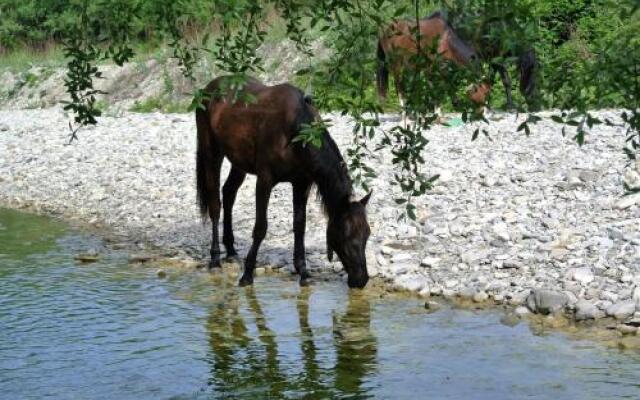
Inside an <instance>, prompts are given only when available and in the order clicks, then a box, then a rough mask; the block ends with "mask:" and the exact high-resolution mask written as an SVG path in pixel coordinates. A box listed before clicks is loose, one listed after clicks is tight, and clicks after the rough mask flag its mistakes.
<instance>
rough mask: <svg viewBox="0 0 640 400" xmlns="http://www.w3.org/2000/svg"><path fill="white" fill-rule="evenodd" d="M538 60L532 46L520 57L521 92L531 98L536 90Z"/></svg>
mask: <svg viewBox="0 0 640 400" xmlns="http://www.w3.org/2000/svg"><path fill="white" fill-rule="evenodd" d="M537 64H538V60H537V57H536V52H535V50H534V49H533V48H530V49H529V50H527V51H526V52H524V53H522V54H521V55H520V56H519V57H518V72H519V73H520V92H521V93H522V94H523V95H524V96H525V97H526V98H527V99H530V98H531V97H532V96H533V95H534V94H535V90H536V77H535V74H536V69H537V68H536V67H537Z"/></svg>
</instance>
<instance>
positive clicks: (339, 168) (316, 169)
mask: <svg viewBox="0 0 640 400" xmlns="http://www.w3.org/2000/svg"><path fill="white" fill-rule="evenodd" d="M307 148H308V149H309V150H310V154H308V156H309V157H308V161H309V162H310V164H311V174H312V176H313V180H314V182H315V184H316V185H317V186H318V192H319V193H320V198H321V200H322V204H323V206H324V209H325V211H326V212H327V214H328V215H329V217H330V218H333V217H335V216H336V215H337V214H338V213H339V212H340V210H341V209H342V208H343V207H345V206H346V205H347V204H348V203H349V201H350V198H351V195H352V193H353V189H352V186H351V178H349V174H348V172H347V168H346V165H345V162H344V159H343V158H342V155H341V154H340V151H339V150H338V146H337V145H336V143H335V142H334V141H333V139H332V138H331V136H329V134H328V133H325V134H324V138H323V143H322V147H321V148H320V149H317V148H315V147H313V146H310V145H307Z"/></svg>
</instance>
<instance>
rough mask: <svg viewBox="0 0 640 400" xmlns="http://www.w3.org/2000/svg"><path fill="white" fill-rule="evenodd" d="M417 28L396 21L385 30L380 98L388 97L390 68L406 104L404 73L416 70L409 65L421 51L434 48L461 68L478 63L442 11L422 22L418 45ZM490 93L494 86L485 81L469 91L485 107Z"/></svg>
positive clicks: (380, 44) (380, 46)
mask: <svg viewBox="0 0 640 400" xmlns="http://www.w3.org/2000/svg"><path fill="white" fill-rule="evenodd" d="M415 26H416V23H415V21H404V20H399V21H394V22H393V23H392V24H390V25H389V26H388V27H387V28H386V29H385V30H384V31H383V33H382V35H381V36H380V38H379V40H378V73H377V83H378V95H379V96H380V97H382V98H386V96H387V87H388V86H389V69H391V72H392V74H393V78H394V81H395V87H396V91H397V92H398V97H400V104H401V105H404V99H403V97H404V93H403V89H402V88H403V85H402V74H403V73H405V72H406V71H407V70H415V67H414V66H412V65H411V64H410V59H411V57H413V56H415V55H416V54H418V51H425V52H426V51H427V49H429V48H434V47H435V49H436V50H437V52H438V53H439V54H440V57H441V58H442V59H444V60H449V61H452V62H454V63H455V64H457V65H459V66H467V65H469V64H471V63H473V62H476V61H477V60H478V56H477V54H476V52H475V51H474V50H473V48H471V47H470V46H468V45H467V44H466V43H464V42H463V41H462V40H461V39H460V38H459V37H458V35H457V34H456V32H455V31H454V30H453V28H452V27H451V26H450V25H449V24H448V23H447V21H446V20H445V19H444V18H443V17H442V15H441V14H440V13H439V12H436V13H434V14H433V15H431V16H429V17H427V18H424V19H421V20H420V21H419V29H420V42H419V46H418V42H417V41H416V33H415ZM436 41H437V42H436ZM387 58H389V61H387ZM490 91H491V85H490V84H489V83H487V82H482V83H480V84H475V85H472V86H471V87H470V88H468V90H467V95H468V97H469V99H470V100H471V101H472V102H474V103H475V104H478V105H479V106H482V105H484V103H485V101H486V98H487V95H488V94H489V92H490Z"/></svg>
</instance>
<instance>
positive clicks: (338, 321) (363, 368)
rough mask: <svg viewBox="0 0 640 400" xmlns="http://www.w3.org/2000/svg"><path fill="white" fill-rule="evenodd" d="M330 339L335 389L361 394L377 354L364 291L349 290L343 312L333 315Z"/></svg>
mask: <svg viewBox="0 0 640 400" xmlns="http://www.w3.org/2000/svg"><path fill="white" fill-rule="evenodd" d="M333 339H334V340H333V342H334V346H335V348H336V358H337V359H336V365H335V377H336V378H335V387H336V389H338V390H339V391H342V392H346V393H351V394H362V393H364V392H365V389H363V388H362V384H363V383H364V381H365V379H366V377H367V376H368V375H370V374H371V373H372V372H373V371H374V369H375V365H376V357H377V353H378V351H377V341H376V338H375V336H374V335H373V334H372V333H371V305H370V303H369V299H368V298H367V296H366V295H365V294H364V293H350V294H349V302H348V305H347V311H346V312H345V314H344V315H342V316H338V317H336V316H334V319H333Z"/></svg>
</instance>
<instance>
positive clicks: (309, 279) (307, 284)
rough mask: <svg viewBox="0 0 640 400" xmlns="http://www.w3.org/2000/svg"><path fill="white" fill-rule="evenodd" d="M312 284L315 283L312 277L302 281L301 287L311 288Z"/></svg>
mask: <svg viewBox="0 0 640 400" xmlns="http://www.w3.org/2000/svg"><path fill="white" fill-rule="evenodd" d="M312 283H313V280H312V279H311V278H310V277H307V278H301V279H300V286H301V287H306V286H311V284H312Z"/></svg>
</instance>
